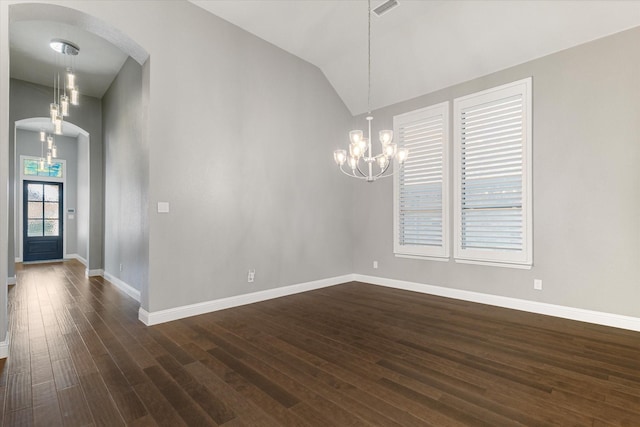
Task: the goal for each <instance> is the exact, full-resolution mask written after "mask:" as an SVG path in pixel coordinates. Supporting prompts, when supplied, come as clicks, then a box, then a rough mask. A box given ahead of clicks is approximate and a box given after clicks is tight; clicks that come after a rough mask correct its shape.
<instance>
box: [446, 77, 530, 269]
mask: <svg viewBox="0 0 640 427" xmlns="http://www.w3.org/2000/svg"><path fill="white" fill-rule="evenodd" d="M454 114H455V125H454V133H455V157H456V171H455V177H456V200H455V231H456V245H455V257H456V258H459V259H466V260H472V261H485V262H498V263H513V264H528V265H530V264H531V212H530V209H531V202H530V197H531V191H530V188H529V187H530V185H531V179H530V174H531V170H530V166H529V165H530V163H531V162H530V152H531V148H530V147H531V79H530V78H529V79H526V80H521V81H518V82H515V83H512V84H509V85H504V86H500V87H498V88H494V89H490V90H488V91H484V92H479V93H476V94H473V95H469V96H466V97H462V98H458V99H456V100H455V101H454Z"/></svg>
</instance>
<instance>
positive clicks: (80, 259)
mask: <svg viewBox="0 0 640 427" xmlns="http://www.w3.org/2000/svg"><path fill="white" fill-rule="evenodd" d="M64 259H77V260H78V261H80V262H81V263H82V265H84V266H85V267H86V266H87V260H86V259H84V258H82V257H81V256H80V255H78V254H67V255H65V256H64Z"/></svg>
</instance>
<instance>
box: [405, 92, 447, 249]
mask: <svg viewBox="0 0 640 427" xmlns="http://www.w3.org/2000/svg"><path fill="white" fill-rule="evenodd" d="M449 104H450V103H449V101H445V102H442V103H439V104H435V105H430V106H428V107H424V108H420V109H417V110H414V111H410V112H407V113H403V114H399V115H396V116H394V117H393V131H394V135H395V137H396V143H397V144H398V148H400V147H402V146H403V144H402V143H401V141H400V127H401V126H402V125H403V124H406V123H409V122H412V121H417V120H429V119H431V118H434V117H437V116H442V122H443V123H442V246H431V245H401V244H400V173H399V169H398V168H399V165H398V163H397V161H396V162H395V165H394V166H395V167H396V171H398V172H397V173H395V174H394V177H393V251H394V255H395V256H397V257H404V258H418V259H426V260H431V261H448V260H449V258H450V243H449V242H450V232H449V229H450V226H449V224H450V223H449V213H450V209H449V205H450V183H449V180H450V154H449V153H450V151H449V150H450V148H449V146H450V141H449V129H450V122H449V108H450V107H449ZM409 159H411V149H410V150H409Z"/></svg>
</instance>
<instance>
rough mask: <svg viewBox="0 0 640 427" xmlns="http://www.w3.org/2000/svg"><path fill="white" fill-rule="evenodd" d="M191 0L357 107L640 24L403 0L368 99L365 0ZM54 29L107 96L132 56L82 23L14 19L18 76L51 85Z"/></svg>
mask: <svg viewBox="0 0 640 427" xmlns="http://www.w3.org/2000/svg"><path fill="white" fill-rule="evenodd" d="M189 1H191V3H193V4H195V5H197V6H199V7H201V8H203V9H204V10H206V11H207V12H210V13H213V14H215V15H217V16H219V17H221V18H223V19H225V20H227V21H229V22H231V23H233V24H235V25H238V26H239V27H241V28H243V29H245V30H247V31H249V32H250V33H253V34H255V35H256V36H258V37H260V38H262V39H264V40H266V41H268V42H270V43H273V44H274V45H276V46H279V47H280V48H282V49H284V50H286V51H288V52H290V53H292V54H293V55H296V56H298V57H300V58H302V59H304V60H306V61H308V62H310V63H312V64H314V65H316V66H317V67H319V68H320V69H321V70H322V72H323V73H324V74H325V75H326V77H327V79H328V80H329V81H330V83H331V84H332V85H333V87H334V88H335V90H336V92H337V93H338V95H339V96H340V97H341V98H342V100H343V101H344V103H345V104H346V106H347V107H348V108H349V110H350V111H351V112H352V113H353V114H359V113H363V112H365V111H367V109H368V108H371V109H375V108H379V107H382V106H386V105H390V104H393V103H395V102H399V101H403V100H406V99H410V98H413V97H416V96H419V95H423V94H426V93H430V92H433V91H435V90H438V89H441V88H444V87H447V86H450V85H453V84H456V83H459V82H462V81H467V80H471V79H473V78H476V77H480V76H483V75H486V74H488V73H491V72H494V71H498V70H501V69H504V68H507V67H510V66H513V65H517V64H520V63H523V62H526V61H529V60H531V59H534V58H538V57H541V56H545V55H548V54H551V53H553V52H557V51H559V50H563V49H566V48H569V47H572V46H575V45H579V44H582V43H585V42H588V41H591V40H594V39H598V38H601V37H604V36H607V35H610V34H613V33H616V32H619V31H623V30H625V29H628V28H632V27H635V26H640V1H615V0H606V1H561V0H553V1H543V0H540V1H536V0H534V1H525V0H522V1H519V0H516V1H511V0H500V1H489V0H478V1H457V0H444V1H443V0H398V1H399V6H398V7H396V8H394V9H392V10H391V11H390V12H388V13H386V14H384V15H382V16H380V17H377V16H375V15H374V16H373V18H372V23H371V25H372V29H371V31H372V75H371V78H372V91H371V105H370V107H368V105H367V2H366V1H365V0H215V1H214V0H211V1H208V0H189ZM384 1H385V0H372V7H373V8H375V7H376V6H378V5H380V4H381V3H383V2H384ZM115 3H118V2H114V4H115ZM35 7H36V6H34V8H35ZM187 28H188V27H185V30H187ZM51 38H67V39H69V40H71V41H73V42H75V43H77V44H78V45H79V46H80V47H81V54H80V55H78V57H77V58H76V63H75V64H74V66H75V68H76V70H77V71H78V75H79V76H82V77H81V79H82V80H81V81H82V83H81V84H82V87H81V90H82V92H83V93H84V94H88V95H92V96H96V97H101V96H102V95H103V94H104V92H105V90H106V89H107V88H108V86H109V85H110V84H111V81H112V80H113V78H114V77H115V74H116V73H117V72H118V70H119V69H120V67H121V66H122V64H123V63H124V60H125V59H126V55H124V54H123V53H122V52H121V51H119V50H118V49H117V48H116V47H114V46H113V45H111V44H110V43H108V42H106V41H104V40H103V39H101V38H100V37H97V36H95V35H93V34H91V33H88V32H86V31H82V30H80V29H78V28H76V27H73V26H69V25H65V24H61V23H53V22H48V21H47V20H46V19H44V18H42V19H39V20H32V21H19V22H12V23H11V28H10V46H11V75H12V77H15V78H19V79H23V80H27V81H32V82H36V83H42V84H46V85H51V81H50V80H51V76H52V70H53V67H54V66H55V65H56V61H58V60H59V58H56V57H55V54H54V53H52V51H51V50H50V49H49V48H48V42H49V40H50V39H51Z"/></svg>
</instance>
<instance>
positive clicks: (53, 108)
mask: <svg viewBox="0 0 640 427" xmlns="http://www.w3.org/2000/svg"><path fill="white" fill-rule="evenodd" d="M49 114H50V115H51V123H55V122H56V117H58V104H56V103H55V102H52V103H51V104H49Z"/></svg>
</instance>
